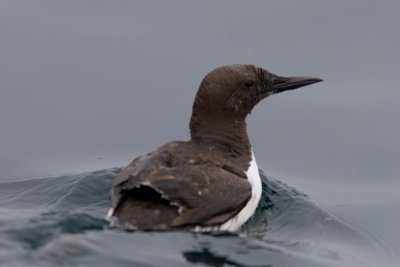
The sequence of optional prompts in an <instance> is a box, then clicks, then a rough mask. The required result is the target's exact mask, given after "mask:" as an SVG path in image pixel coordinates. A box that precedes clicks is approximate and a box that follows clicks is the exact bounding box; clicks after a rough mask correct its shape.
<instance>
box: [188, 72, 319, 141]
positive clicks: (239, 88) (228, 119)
mask: <svg viewBox="0 0 400 267" xmlns="http://www.w3.org/2000/svg"><path fill="white" fill-rule="evenodd" d="M320 81H322V80H321V79H319V78H313V77H281V76H277V75H275V74H273V73H270V72H268V71H267V70H264V69H262V68H258V67H255V66H253V65H229V66H223V67H219V68H217V69H215V70H213V71H211V72H210V73H208V74H207V75H206V76H205V77H204V79H203V81H202V82H201V84H200V88H199V90H198V92H197V95H196V98H195V101H194V104H193V112H192V118H191V121H190V131H191V136H192V139H196V138H203V137H207V138H212V136H220V135H221V134H225V135H232V134H234V132H235V134H236V133H237V131H239V132H243V131H244V132H245V130H246V129H245V119H246V116H247V114H249V113H250V112H251V110H252V109H253V108H254V107H255V106H256V104H257V103H258V102H260V101H261V100H262V99H264V98H266V97H268V96H270V95H273V94H276V93H281V92H284V91H287V90H293V89H296V88H300V87H302V86H305V85H310V84H313V83H317V82H320ZM242 128H243V129H242ZM215 131H216V132H215ZM229 132H231V133H229ZM239 135H243V133H239ZM231 137H232V136H231ZM232 138H234V139H235V138H236V137H232ZM246 138H247V134H246ZM236 139H237V138H236Z"/></svg>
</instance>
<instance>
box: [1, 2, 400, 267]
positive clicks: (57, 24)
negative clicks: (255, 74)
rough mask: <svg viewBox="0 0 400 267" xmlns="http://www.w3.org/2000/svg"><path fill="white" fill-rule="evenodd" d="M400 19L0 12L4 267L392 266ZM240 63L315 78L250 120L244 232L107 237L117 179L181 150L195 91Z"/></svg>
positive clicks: (97, 8) (80, 5)
mask: <svg viewBox="0 0 400 267" xmlns="http://www.w3.org/2000/svg"><path fill="white" fill-rule="evenodd" d="M399 9H400V4H399V2H398V1H394V0H384V1H379V2H376V1H369V0H368V1H362V3H361V2H360V1H352V2H349V1H346V2H341V1H331V2H329V3H328V2H323V1H315V0H305V1H301V2H299V1H290V0H282V1H279V2H278V1H276V2H272V1H254V2H253V1H252V2H249V1H234V0H229V1H218V2H215V1H207V0H205V1H201V2H198V3H189V2H187V1H179V0H173V1H168V3H161V2H160V1H158V2H152V1H125V0H116V1H112V2H111V1H101V0H96V1H93V0H84V1H79V2H74V3H72V2H69V1H64V2H54V1H46V0H39V1H35V2H32V1H28V0H4V1H1V2H0V25H1V27H0V38H1V42H0V58H1V61H0V266H27V265H29V266H32V265H35V266H60V265H64V266H68V265H77V266H92V265H95V264H96V265H100V266H115V265H117V266H119V265H129V266H132V265H134V266H136V265H137V266H181V265H183V266H188V265H189V266H190V265H197V266H268V265H270V266H356V267H357V266H379V267H380V266H384V267H385V266H388V267H390V266H398V265H399V262H400V231H399V227H398V222H399V221H400V212H399V208H398V207H399V205H400V196H399V193H398V191H399V188H400V180H399V179H398V177H399V173H400V165H399V160H400V139H399V138H398V136H400V124H399V122H398V121H399V115H398V114H400V105H399V104H398V99H399V97H400V90H398V87H399V86H398V70H399V69H400V63H399V62H400V58H399V55H400V54H399V53H398V48H399V47H400V32H399V27H398V25H399V24H400V17H399V16H398V10H399ZM233 63H252V64H256V65H259V66H261V67H264V68H267V69H268V70H270V71H271V72H274V73H276V74H280V75H288V76H289V75H310V76H316V77H320V78H323V79H324V82H322V83H318V84H316V85H312V86H308V87H305V88H302V89H299V90H296V91H293V92H287V93H283V94H281V95H277V96H273V97H271V98H268V99H266V100H265V101H264V102H262V103H260V104H259V105H258V106H257V107H256V109H255V110H254V111H253V112H252V114H251V116H250V117H249V119H248V131H249V136H250V140H251V143H252V146H253V150H254V154H255V156H256V158H257V163H258V166H259V167H260V168H261V169H263V170H265V173H266V176H267V177H268V178H266V177H264V178H263V179H264V185H265V194H264V196H263V204H262V206H261V207H260V208H259V210H258V212H257V216H256V217H255V218H253V221H252V222H251V223H250V224H249V225H247V226H246V228H245V229H242V230H241V232H240V233H238V234H237V235H232V234H231V235H227V234H217V233H213V234H195V233H185V232H172V233H159V232H154V233H148V232H135V233H126V232H123V231H121V230H120V229H113V228H110V227H109V225H108V223H107V222H106V221H105V220H104V215H105V214H106V211H107V209H108V207H109V204H110V203H109V191H110V184H111V181H112V179H113V177H114V176H115V175H116V173H117V172H118V167H120V166H124V165H126V164H128V163H129V161H130V160H132V159H133V158H135V157H136V156H139V155H140V154H143V153H146V152H149V151H151V150H153V149H155V148H156V147H157V146H159V145H161V144H163V143H165V142H168V141H171V140H187V139H188V121H189V116H190V112H191V105H192V101H193V99H194V95H195V93H196V90H197V87H198V85H199V83H200V81H201V79H202V77H203V76H204V75H205V74H206V73H207V72H208V71H210V70H211V69H213V68H215V67H217V66H220V65H224V64H233ZM280 181H281V182H280ZM283 182H284V183H283Z"/></svg>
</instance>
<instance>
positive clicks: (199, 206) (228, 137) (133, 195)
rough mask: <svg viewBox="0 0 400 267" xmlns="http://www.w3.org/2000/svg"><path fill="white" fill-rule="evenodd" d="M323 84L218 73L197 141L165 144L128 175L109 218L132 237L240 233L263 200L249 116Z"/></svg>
mask: <svg viewBox="0 0 400 267" xmlns="http://www.w3.org/2000/svg"><path fill="white" fill-rule="evenodd" d="M320 81H322V80H321V79H319V78H314V77H281V76H278V75H275V74H273V73H270V72H268V71H267V70H265V69H262V68H259V67H256V66H253V65H229V66H222V67H219V68H216V69H215V70H213V71H211V72H210V73H208V74H207V75H206V76H205V77H204V79H203V80H202V82H201V84H200V87H199V89H198V92H197V94H196V97H195V100H194V104H193V109H192V116H191V119H190V126H189V128H190V137H191V138H190V140H189V141H173V142H170V143H167V144H164V145H163V146H161V147H159V148H158V149H157V150H155V151H153V152H151V153H148V154H146V155H143V156H140V157H138V158H136V159H134V160H133V161H132V162H131V163H130V164H129V165H128V166H127V167H125V168H123V169H122V171H121V172H120V173H119V174H118V175H117V176H116V178H115V179H114V182H113V189H112V194H111V195H112V196H111V199H112V208H111V209H110V211H109V214H108V217H109V218H115V219H117V221H118V222H119V224H120V225H122V226H124V227H125V228H127V229H138V230H177V229H188V230H195V231H214V230H221V231H237V230H238V229H239V228H240V227H241V226H242V225H243V224H244V223H245V222H246V221H247V220H248V219H249V218H250V217H251V216H252V215H253V213H254V211H255V209H256V207H257V204H258V203H259V201H260V197H261V179H260V175H259V172H258V167H257V163H256V160H255V157H254V154H253V152H252V147H251V145H250V141H249V138H248V135H247V130H246V121H245V119H246V117H247V115H248V114H249V113H250V112H251V111H252V109H253V108H254V107H255V105H256V104H257V103H258V102H260V101H261V100H262V99H264V98H266V97H268V96H270V95H273V94H276V93H280V92H283V91H287V90H292V89H296V88H299V87H302V86H306V85H310V84H313V83H317V82H320Z"/></svg>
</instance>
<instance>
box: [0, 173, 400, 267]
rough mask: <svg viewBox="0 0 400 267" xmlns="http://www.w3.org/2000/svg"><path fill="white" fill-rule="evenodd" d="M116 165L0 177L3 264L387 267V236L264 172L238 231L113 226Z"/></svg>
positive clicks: (1, 254)
mask: <svg viewBox="0 0 400 267" xmlns="http://www.w3.org/2000/svg"><path fill="white" fill-rule="evenodd" d="M119 170H120V169H119V168H113V169H107V170H101V171H95V172H89V173H83V174H76V175H63V176H58V177H41V178H29V179H20V180H12V181H5V182H0V265H1V264H4V265H7V266H12V265H18V266H32V264H36V265H40V266H60V265H70V264H74V265H77V266H89V265H101V266H105V265H108V266H115V265H118V266H125V265H126V266H174V267H175V266H188V265H197V264H202V265H206V266H307V267H309V266H338V265H340V266H391V265H390V264H389V263H388V262H387V261H385V257H386V256H387V252H388V251H389V250H390V249H391V248H390V247H388V245H387V244H386V243H385V241H384V240H382V239H379V238H377V237H374V236H372V235H370V234H368V233H365V232H364V231H362V230H360V229H358V228H357V227H354V226H352V225H350V224H348V223H346V222H344V221H342V220H340V219H338V218H336V217H335V216H334V215H332V214H330V213H328V212H326V211H325V210H323V209H322V208H321V207H319V206H318V205H317V204H316V203H315V202H314V201H312V200H310V198H309V197H308V196H307V195H305V194H303V193H301V192H298V191H297V190H295V189H294V188H291V187H289V186H287V185H285V184H283V183H282V182H279V181H277V180H274V179H270V178H267V177H266V176H265V175H262V179H263V197H262V199H261V203H260V205H259V207H258V208H257V211H256V214H255V215H254V216H253V217H252V218H251V220H250V221H249V222H248V223H247V224H246V225H245V226H244V227H243V228H242V229H241V232H240V233H238V234H229V233H210V234H201V233H189V232H134V233H128V232H124V231H121V230H119V229H111V228H110V227H109V225H108V222H107V221H106V220H104V215H105V214H106V212H107V209H108V208H109V205H110V200H109V192H110V188H111V184H112V180H113V178H114V177H115V175H116V174H117V173H118V172H119ZM392 266H395V265H392Z"/></svg>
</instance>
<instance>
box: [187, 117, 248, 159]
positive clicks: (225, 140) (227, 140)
mask: <svg viewBox="0 0 400 267" xmlns="http://www.w3.org/2000/svg"><path fill="white" fill-rule="evenodd" d="M190 136H191V140H192V141H195V142H213V143H216V144H219V145H223V146H225V147H227V148H228V149H232V151H233V152H234V153H238V154H239V155H249V154H251V146H250V141H249V137H248V135H247V130H246V121H245V118H235V117H230V116H227V114H212V115H210V114H196V113H194V114H192V117H191V119H190Z"/></svg>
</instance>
